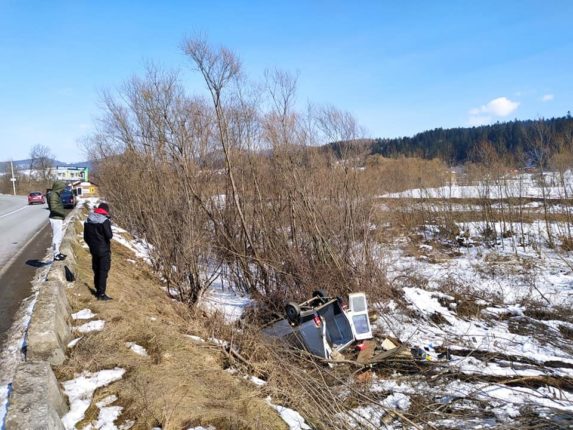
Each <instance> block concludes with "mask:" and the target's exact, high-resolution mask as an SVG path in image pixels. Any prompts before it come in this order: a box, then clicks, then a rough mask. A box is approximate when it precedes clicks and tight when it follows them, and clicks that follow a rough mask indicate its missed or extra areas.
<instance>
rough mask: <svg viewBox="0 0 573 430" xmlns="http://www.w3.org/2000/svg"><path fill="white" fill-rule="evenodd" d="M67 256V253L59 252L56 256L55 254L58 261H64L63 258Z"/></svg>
mask: <svg viewBox="0 0 573 430" xmlns="http://www.w3.org/2000/svg"><path fill="white" fill-rule="evenodd" d="M66 257H67V255H66V254H62V253H59V254H57V255H56V256H54V260H56V261H63V260H65V259H66Z"/></svg>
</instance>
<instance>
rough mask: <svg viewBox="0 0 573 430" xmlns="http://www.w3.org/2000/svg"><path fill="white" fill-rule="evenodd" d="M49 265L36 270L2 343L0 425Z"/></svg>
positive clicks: (22, 358)
mask: <svg viewBox="0 0 573 430" xmlns="http://www.w3.org/2000/svg"><path fill="white" fill-rule="evenodd" d="M45 259H46V257H45ZM50 267H51V266H50V265H46V266H44V267H42V268H41V269H39V270H37V271H36V275H35V276H34V280H33V281H32V294H31V295H30V296H29V297H27V298H26V299H24V300H23V301H22V304H21V305H20V308H19V309H18V311H17V312H16V315H15V317H14V322H13V323H12V326H11V327H10V329H9V330H8V331H7V332H6V336H5V340H4V344H3V345H2V347H3V349H2V351H0V352H1V354H0V426H2V425H3V423H4V420H5V418H6V413H7V408H8V403H9V395H10V384H11V383H12V379H13V378H14V374H15V372H16V368H17V367H18V364H20V363H21V362H22V361H24V359H25V353H24V350H25V347H26V333H27V330H28V326H29V325H30V320H31V318H32V311H33V309H34V306H35V305H36V300H37V298H38V292H39V289H40V288H41V287H42V283H43V282H44V280H45V279H46V277H47V275H48V271H49V270H50Z"/></svg>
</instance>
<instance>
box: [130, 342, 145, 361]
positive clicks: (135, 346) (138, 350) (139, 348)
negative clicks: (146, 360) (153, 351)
mask: <svg viewBox="0 0 573 430" xmlns="http://www.w3.org/2000/svg"><path fill="white" fill-rule="evenodd" d="M125 346H127V347H128V348H129V349H131V350H132V351H133V352H135V353H136V354H138V355H141V356H142V357H147V356H148V355H147V351H146V349H145V348H144V347H143V346H141V345H138V344H137V343H135V342H125Z"/></svg>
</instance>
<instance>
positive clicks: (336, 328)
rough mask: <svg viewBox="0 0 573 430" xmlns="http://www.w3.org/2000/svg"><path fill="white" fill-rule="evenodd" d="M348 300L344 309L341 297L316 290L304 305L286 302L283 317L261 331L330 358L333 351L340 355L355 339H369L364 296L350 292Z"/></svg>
mask: <svg viewBox="0 0 573 430" xmlns="http://www.w3.org/2000/svg"><path fill="white" fill-rule="evenodd" d="M348 300H349V301H348V303H349V307H348V308H347V307H346V305H345V304H344V303H343V301H342V299H341V298H339V297H327V296H326V294H325V293H324V292H323V291H321V290H317V291H315V292H314V293H313V298H312V299H310V300H307V301H306V302H303V303H300V304H297V303H293V302H291V303H288V304H287V305H286V306H285V314H286V318H285V319H281V320H279V321H276V322H274V323H272V324H271V325H269V326H268V327H266V328H263V333H264V334H266V335H267V336H271V337H276V338H280V339H283V340H284V341H285V342H288V343H290V344H292V345H294V346H296V347H299V348H302V349H305V350H307V351H308V352H310V353H311V354H314V355H316V356H318V357H322V358H326V359H330V358H331V356H332V354H333V352H341V351H342V350H344V349H345V348H348V347H349V346H350V345H352V344H353V343H354V342H355V341H357V340H365V339H371V338H372V327H371V326H370V320H369V318H368V304H367V301H366V295H365V294H364V293H352V294H349V296H348Z"/></svg>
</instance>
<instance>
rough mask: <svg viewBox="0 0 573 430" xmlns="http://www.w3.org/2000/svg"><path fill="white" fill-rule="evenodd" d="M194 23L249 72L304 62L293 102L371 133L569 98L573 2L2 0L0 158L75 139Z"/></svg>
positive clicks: (499, 117)
mask: <svg viewBox="0 0 573 430" xmlns="http://www.w3.org/2000/svg"><path fill="white" fill-rule="evenodd" d="M197 32H203V33H205V34H207V35H208V38H209V40H210V41H211V42H212V43H213V44H216V45H224V46H227V47H229V48H231V49H232V50H233V51H235V52H236V53H237V54H238V55H239V57H240V58H241V60H242V63H243V66H244V69H245V71H246V72H247V74H248V75H249V76H250V77H251V78H253V79H256V78H257V77H259V76H261V75H262V73H263V71H264V69H265V68H274V67H277V68H280V69H285V70H288V71H291V72H295V73H298V74H299V87H298V93H297V101H298V102H299V103H300V104H301V105H302V104H304V103H306V102H307V101H311V102H313V103H328V104H333V105H335V106H337V107H339V108H341V109H344V110H348V111H349V112H351V113H352V114H353V115H354V116H355V117H356V118H357V119H358V121H359V122H360V124H362V125H363V126H364V127H366V129H367V130H368V132H369V135H370V136H371V137H394V136H405V135H412V134H415V133H417V132H420V131H423V130H426V129H431V128H435V127H460V126H462V127H463V126H468V125H477V124H483V123H488V122H495V121H505V120H512V119H514V118H518V119H528V118H537V117H540V116H543V117H551V116H562V115H565V114H566V113H567V111H569V110H573V88H572V81H573V1H557V0H555V1H551V0H544V1H527V0H520V1H509V0H506V1H487V0H482V1H479V2H478V1H469V0H468V1H454V0H451V1H440V0H433V1H421V0H419V1H415V0H412V1H409V2H397V1H360V0H356V1H318V0H317V1H312V0H306V1H304V0H289V1H282V2H279V1H268V0H267V1H249V2H247V1H191V0H188V1H163V2H159V1H143V0H141V1H138V2H133V1H125V0H115V1H107V0H98V1H95V0H91V1H88V0H74V1H58V0H52V1H39V0H27V1H22V0H0V161H3V160H9V159H14V160H17V159H22V158H27V157H28V155H29V153H30V149H31V148H32V146H34V145H35V144H38V143H39V144H43V145H47V146H49V147H50V148H51V150H52V152H53V153H54V155H55V156H56V158H58V159H59V160H61V161H66V162H73V161H80V160H83V159H85V154H84V153H83V150H82V148H81V147H80V146H79V145H78V143H77V142H78V139H80V138H81V137H82V136H85V135H86V134H87V133H89V132H90V130H92V129H93V123H94V119H95V118H96V117H97V116H98V115H99V113H100V112H101V111H100V109H101V106H100V105H99V95H98V94H99V92H100V91H101V90H103V89H113V88H117V87H118V86H120V85H121V83H122V82H124V81H125V80H127V79H128V78H129V77H130V76H132V75H134V74H138V73H140V72H141V71H142V69H143V68H144V65H145V63H146V61H149V60H151V61H153V62H155V63H157V64H159V65H161V66H163V67H165V68H168V69H181V70H182V73H183V76H184V78H185V81H186V82H187V83H188V85H189V87H190V89H198V90H201V87H200V80H199V77H198V76H196V75H194V74H193V73H192V72H191V70H190V68H189V63H188V61H187V60H186V58H185V56H184V55H183V54H182V52H181V50H180V45H181V42H182V40H183V38H184V37H185V36H188V35H192V34H195V33H197Z"/></svg>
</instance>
